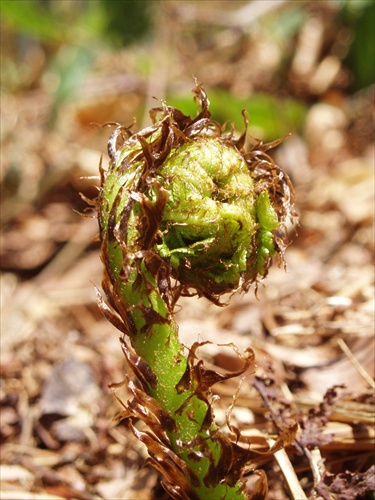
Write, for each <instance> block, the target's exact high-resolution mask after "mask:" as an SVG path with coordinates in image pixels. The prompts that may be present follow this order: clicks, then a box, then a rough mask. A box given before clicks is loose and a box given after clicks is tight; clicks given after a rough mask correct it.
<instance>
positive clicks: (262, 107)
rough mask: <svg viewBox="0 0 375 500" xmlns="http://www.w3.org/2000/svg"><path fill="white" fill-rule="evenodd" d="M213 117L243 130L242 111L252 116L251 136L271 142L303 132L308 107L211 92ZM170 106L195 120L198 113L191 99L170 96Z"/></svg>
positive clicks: (262, 97)
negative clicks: (292, 133) (193, 117)
mask: <svg viewBox="0 0 375 500" xmlns="http://www.w3.org/2000/svg"><path fill="white" fill-rule="evenodd" d="M209 95H210V102H211V111H212V117H213V118H214V119H215V120H217V121H219V122H221V123H223V122H225V121H227V122H230V123H233V124H234V127H235V129H236V130H237V131H240V132H241V131H242V130H243V129H244V122H243V119H242V115H241V111H242V110H243V109H246V110H247V111H248V112H249V132H250V133H251V134H253V135H254V136H255V137H256V138H258V139H262V140H265V141H272V140H275V139H278V138H280V137H283V136H285V135H287V134H289V133H290V132H298V131H300V129H301V127H302V125H303V120H304V117H305V114H306V106H305V105H304V104H303V103H302V102H300V101H298V100H295V99H281V98H279V97H276V96H272V95H266V94H256V95H253V96H251V97H249V98H248V99H240V98H238V97H236V96H233V95H232V94H230V93H229V92H226V91H223V90H215V89H212V90H210V92H209ZM168 103H170V104H171V105H172V106H174V107H177V108H179V109H181V110H182V111H183V112H184V113H185V114H187V115H189V116H194V115H195V112H196V109H195V107H194V103H192V102H191V99H189V97H182V96H170V97H168Z"/></svg>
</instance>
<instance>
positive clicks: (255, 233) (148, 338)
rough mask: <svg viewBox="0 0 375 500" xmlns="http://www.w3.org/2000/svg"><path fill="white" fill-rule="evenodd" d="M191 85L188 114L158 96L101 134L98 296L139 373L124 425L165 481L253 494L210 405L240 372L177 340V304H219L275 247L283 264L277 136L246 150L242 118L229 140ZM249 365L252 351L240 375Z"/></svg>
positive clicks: (287, 206) (184, 487) (229, 494)
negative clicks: (208, 363) (272, 151)
mask: <svg viewBox="0 0 375 500" xmlns="http://www.w3.org/2000/svg"><path fill="white" fill-rule="evenodd" d="M194 92H195V99H196V100H197V102H198V105H199V108H198V112H197V116H196V117H195V118H190V117H188V116H185V115H184V114H183V113H182V112H181V111H179V110H178V109H175V108H173V107H170V106H167V105H166V104H165V103H164V102H162V103H161V106H160V107H158V108H155V109H153V110H151V112H150V115H151V118H152V120H153V126H151V127H148V128H145V129H143V130H141V131H139V132H137V133H133V132H132V130H131V129H130V128H128V127H125V126H121V125H118V126H117V128H116V129H115V131H114V133H113V134H112V136H111V138H110V140H109V145H108V152H109V156H110V164H109V168H108V170H106V171H105V170H104V169H103V168H102V167H101V190H100V196H99V203H98V205H99V209H98V214H99V225H100V236H101V242H102V261H103V264H104V278H103V290H104V292H105V295H106V301H104V300H103V299H100V301H99V303H100V306H101V308H102V310H103V312H104V314H105V315H106V316H107V317H108V319H109V320H110V321H112V323H113V324H114V325H115V326H116V327H117V328H118V329H119V330H120V331H121V332H122V334H123V336H122V338H121V345H122V350H123V352H124V355H125V357H126V359H127V362H128V364H129V366H130V367H131V368H132V371H133V372H134V375H135V378H136V382H134V381H130V380H129V389H130V391H131V393H132V399H131V400H129V401H128V402H127V403H126V405H125V407H126V412H125V414H126V417H127V418H126V420H127V423H128V425H129V427H130V428H131V429H132V431H133V432H134V434H135V435H136V436H137V437H138V438H139V439H140V441H142V442H143V443H144V444H145V445H146V446H147V448H148V452H149V456H150V458H149V461H150V462H151V463H152V465H153V466H154V467H155V468H156V469H157V470H158V471H159V472H160V473H161V474H162V476H163V478H164V479H163V481H162V483H163V486H164V488H165V489H166V490H167V491H168V492H169V494H170V495H171V496H172V497H173V498H181V499H189V500H192V499H196V498H197V499H207V500H210V499H212V500H218V499H246V498H255V497H256V496H257V495H262V494H263V493H264V491H265V490H266V480H265V478H264V476H263V475H261V474H259V480H258V482H257V483H256V486H255V489H254V490H253V491H252V492H249V491H247V489H246V485H245V481H244V480H243V473H244V467H245V464H246V463H247V462H248V461H249V460H250V459H251V457H252V452H250V450H249V449H244V448H242V447H240V446H239V445H238V444H236V443H234V442H231V441H230V440H229V439H228V438H227V437H226V436H224V434H222V432H221V431H220V430H219V429H218V428H217V426H216V425H215V423H214V415H213V411H212V407H211V392H210V387H211V386H212V385H213V384H215V383H217V382H219V381H221V380H224V379H225V378H229V377H232V376H236V375H239V373H238V372H237V373H232V374H230V375H227V374H221V373H217V372H215V371H212V370H207V369H206V368H205V367H204V365H203V363H202V362H201V361H199V360H198V358H197V354H196V351H197V349H198V347H199V344H198V343H195V344H194V345H193V346H191V348H190V349H189V350H187V349H186V348H185V347H184V346H183V345H182V344H181V343H180V341H179V337H178V326H177V324H176V320H175V316H174V306H175V304H176V302H177V300H178V298H179V297H180V296H181V295H185V296H186V295H193V294H198V295H199V296H204V297H207V298H208V299H209V300H211V301H213V302H214V303H216V304H218V305H221V302H220V299H221V297H222V296H223V294H227V293H233V292H234V291H237V290H242V291H246V290H247V289H248V288H249V287H250V285H251V284H252V283H257V281H258V280H259V279H260V278H263V277H265V276H266V274H267V272H268V268H269V266H270V264H271V261H272V257H273V256H274V255H276V254H278V255H279V257H280V259H281V261H282V260H283V254H284V250H285V244H284V235H285V231H284V229H285V222H286V220H287V218H288V217H290V215H291V213H292V206H293V190H292V187H291V185H290V182H289V179H288V177H287V175H286V174H285V173H284V172H283V170H282V169H281V168H280V167H278V166H277V165H276V164H275V163H274V162H273V160H272V159H271V158H270V157H269V156H268V155H267V150H268V149H269V148H270V147H273V146H275V145H276V144H278V143H279V141H276V142H275V143H272V144H263V143H261V142H259V141H258V142H256V143H255V144H253V146H248V143H249V137H248V135H247V133H246V128H247V120H246V115H245V114H244V122H245V133H244V134H243V135H242V136H241V137H239V138H235V134H234V132H233V130H230V131H229V132H225V131H224V130H223V129H222V127H221V126H220V125H219V124H218V123H217V122H215V121H214V120H212V118H211V114H210V111H209V101H208V99H207V96H206V93H205V91H204V90H203V88H202V87H201V86H200V85H198V84H197V85H196V88H195V90H194ZM253 142H254V141H253ZM252 362H253V352H252V351H251V349H249V350H248V352H246V353H245V354H244V355H243V370H241V372H240V373H243V372H244V371H245V370H246V369H248V367H249V366H250V364H251V363H252ZM138 419H141V420H142V421H143V422H145V423H146V424H147V429H148V430H147V431H141V430H139V428H138V427H137V426H136V425H135V422H136V420H138ZM231 430H232V431H233V429H231ZM262 492H263V493H262ZM259 498H261V496H260V497H259Z"/></svg>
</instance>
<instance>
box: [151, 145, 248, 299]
mask: <svg viewBox="0 0 375 500" xmlns="http://www.w3.org/2000/svg"><path fill="white" fill-rule="evenodd" d="M157 178H158V180H159V181H160V183H161V184H162V185H163V187H164V188H165V189H166V190H167V191H168V193H169V198H168V202H167V206H166V209H165V212H164V218H163V223H162V226H161V228H160V229H161V231H162V242H161V243H160V244H159V245H158V246H157V249H158V252H159V254H160V255H161V256H162V257H163V258H165V259H168V260H169V262H170V264H171V265H172V268H173V269H174V270H175V271H177V274H178V277H179V279H182V281H184V282H185V283H186V282H187V283H190V282H191V283H192V284H193V286H196V285H198V288H199V287H201V286H208V287H209V288H210V289H211V290H212V291H213V292H215V293H220V292H221V291H224V290H227V289H234V288H236V287H237V286H238V284H239V281H240V278H241V275H242V273H246V271H247V270H248V260H249V258H250V257H251V255H252V254H253V252H254V249H253V248H252V240H253V235H254V231H255V228H256V221H255V208H254V186H253V180H252V177H251V175H250V173H249V170H248V167H247V165H246V163H245V162H244V160H243V159H242V157H241V155H240V154H239V152H238V151H237V150H236V149H235V148H234V147H233V146H230V145H228V144H226V143H225V142H224V141H223V140H220V139H218V138H208V137H205V138H199V139H195V140H192V141H190V142H187V143H186V144H184V145H183V146H182V147H180V148H178V149H176V150H174V151H173V152H172V153H171V154H170V156H169V157H168V158H167V160H166V161H165V162H164V164H163V166H162V168H161V169H160V170H158V172H157ZM198 270H199V273H198V274H197V271H198Z"/></svg>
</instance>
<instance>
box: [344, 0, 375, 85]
mask: <svg viewBox="0 0 375 500" xmlns="http://www.w3.org/2000/svg"><path fill="white" fill-rule="evenodd" d="M341 17H342V18H343V20H344V23H345V24H347V25H348V26H349V28H350V29H351V31H352V34H353V41H352V43H351V46H350V49H349V53H348V55H347V57H346V59H345V63H346V65H347V66H348V68H349V69H350V70H351V72H352V77H353V81H352V85H351V87H352V89H353V90H354V91H357V90H360V89H363V88H366V87H369V86H370V85H373V84H374V80H375V68H374V61H375V40H374V33H375V2H374V1H373V0H345V1H344V2H343V7H342V12H341Z"/></svg>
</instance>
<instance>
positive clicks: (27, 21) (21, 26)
mask: <svg viewBox="0 0 375 500" xmlns="http://www.w3.org/2000/svg"><path fill="white" fill-rule="evenodd" d="M0 12H1V21H2V22H3V23H5V24H7V25H8V26H9V27H10V28H11V29H13V30H14V31H16V32H18V33H24V34H27V35H30V36H33V37H35V38H38V39H39V40H40V41H42V42H61V41H63V40H64V39H65V34H64V27H63V25H62V23H60V21H59V20H58V19H57V18H56V16H54V15H53V14H52V13H51V12H50V11H48V10H47V9H45V8H43V6H42V5H41V3H40V2H39V1H37V0H1V1H0Z"/></svg>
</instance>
